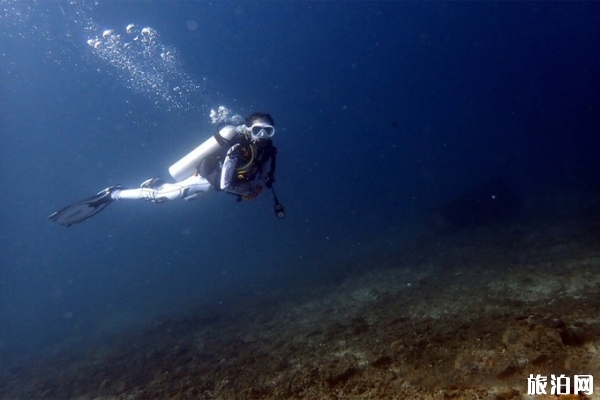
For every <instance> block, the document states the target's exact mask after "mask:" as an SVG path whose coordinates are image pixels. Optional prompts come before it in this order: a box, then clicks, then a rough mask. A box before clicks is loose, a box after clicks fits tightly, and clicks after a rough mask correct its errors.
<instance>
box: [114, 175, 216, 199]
mask: <svg viewBox="0 0 600 400" xmlns="http://www.w3.org/2000/svg"><path fill="white" fill-rule="evenodd" d="M210 188H211V185H210V183H209V182H208V181H207V180H206V179H205V178H203V177H201V176H199V175H194V176H190V177H189V178H187V179H185V180H183V181H181V182H177V183H163V184H162V185H160V186H158V187H155V188H152V187H141V188H136V189H123V190H116V191H114V192H113V193H112V194H111V197H112V199H113V200H124V199H135V200H140V199H141V200H150V201H152V202H154V203H162V202H164V201H168V200H177V199H186V200H192V199H194V198H196V197H198V196H199V195H200V194H201V193H204V192H207V191H209V190H210Z"/></svg>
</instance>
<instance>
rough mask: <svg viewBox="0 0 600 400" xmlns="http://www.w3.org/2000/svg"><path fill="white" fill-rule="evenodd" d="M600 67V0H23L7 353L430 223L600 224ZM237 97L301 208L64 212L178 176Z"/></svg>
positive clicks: (300, 271) (9, 61)
mask: <svg viewBox="0 0 600 400" xmlns="http://www.w3.org/2000/svg"><path fill="white" fill-rule="evenodd" d="M130 24H133V25H134V26H131V27H129V25H130ZM144 28H148V31H145V32H146V33H145V34H144V33H142V29H144ZM128 31H131V32H128ZM144 35H146V37H144ZM148 35H151V36H148ZM111 41H112V42H111ZM599 71H600V4H599V3H597V2H371V1H369V2H367V1H364V2H362V1H358V2H345V1H344V2H342V1H333V2H312V1H305V2H283V1H280V2H260V1H251V2H237V1H231V2H230V1H213V2H208V1H198V2H195V1H194V2H192V1H187V2H186V1H169V2H166V1H131V2H130V1H127V2H114V1H97V2H87V1H76V0H74V1H56V2H45V1H13V0H1V1H0V139H1V143H2V145H1V146H0V165H1V168H0V171H1V176H0V179H1V180H0V182H1V183H2V188H3V189H4V190H3V199H2V207H1V209H0V221H1V222H0V226H1V233H0V234H1V236H0V237H1V241H0V246H1V247H0V364H2V365H0V370H1V369H4V368H12V367H14V366H15V365H19V364H20V363H23V362H27V360H30V359H31V358H32V357H36V358H37V357H49V358H52V357H54V356H56V355H57V354H60V353H61V352H63V351H75V352H77V350H73V349H78V348H82V347H83V348H84V347H85V346H86V344H88V343H91V342H96V341H102V340H103V339H104V338H114V337H118V336H119V335H121V334H125V333H127V332H139V331H140V330H142V329H143V327H145V326H148V324H152V323H153V321H156V320H157V319H160V318H174V317H175V316H184V315H188V314H190V313H194V312H195V311H196V310H197V309H198V308H199V307H201V306H203V305H205V304H217V305H218V304H223V303H225V302H241V303H244V302H245V301H246V300H248V301H251V300H252V298H253V296H254V295H253V293H255V292H257V291H258V292H260V293H270V292H272V293H279V291H280V290H281V288H282V287H286V288H289V287H292V288H293V290H295V291H297V292H303V291H304V290H305V289H304V288H306V293H308V292H309V288H311V287H313V286H316V285H320V284H321V283H322V282H324V281H327V282H334V283H335V282H338V283H339V282H341V281H343V280H344V279H345V277H346V276H347V275H346V274H348V273H349V272H348V271H350V270H353V265H354V263H356V262H357V260H360V262H361V268H362V270H364V271H368V270H369V268H371V267H372V268H377V266H378V265H380V264H381V262H382V261H381V260H384V259H385V257H386V255H387V254H390V253H397V252H398V251H399V249H401V248H402V247H403V246H405V245H407V244H409V243H413V242H414V241H416V240H418V239H420V238H422V237H426V236H427V235H430V234H432V232H433V233H436V234H440V232H441V233H442V234H443V233H444V232H448V231H450V230H452V232H456V229H462V228H464V227H465V226H471V227H472V226H479V224H482V225H485V224H488V223H493V222H495V221H505V220H507V219H508V218H514V217H515V215H517V216H518V215H526V214H527V213H532V212H536V211H540V212H542V211H544V212H546V214H544V215H546V216H547V217H548V218H549V219H551V218H553V217H556V216H560V217H561V218H567V219H568V218H569V216H570V215H572V214H573V213H574V214H577V215H579V216H580V215H581V210H583V209H584V208H585V212H586V214H585V215H587V216H588V217H586V218H588V221H589V222H590V223H591V224H598V221H599V217H598V216H599V215H600V212H598V194H599V193H600V191H599V190H600V176H599V172H600V157H599V156H598V151H599V149H600V135H599V133H600V96H599V93H600V79H599V76H600V75H599ZM219 106H225V107H227V108H228V109H230V110H232V112H234V113H239V114H240V115H246V114H248V113H250V112H252V111H263V112H268V113H270V114H271V115H272V116H273V118H274V119H275V123H276V128H277V132H276V135H275V137H274V144H275V145H276V146H277V147H278V150H279V153H278V159H277V172H276V179H277V181H276V183H275V185H274V187H275V190H276V192H277V196H278V198H279V200H280V201H281V202H282V203H283V205H284V206H285V208H286V212H287V216H286V218H285V219H283V220H279V219H277V218H276V217H275V215H274V213H273V198H272V195H271V193H269V192H264V193H263V194H262V195H261V196H260V197H258V198H257V199H255V200H254V201H250V202H243V203H237V202H236V201H235V197H234V196H229V195H226V194H224V193H222V192H220V193H210V195H207V196H205V197H203V198H201V199H199V200H196V201H192V202H184V201H180V202H173V203H169V204H160V205H157V204H152V203H149V202H142V201H140V202H136V201H122V202H118V203H117V202H115V204H112V205H111V206H110V207H108V208H107V209H106V210H105V211H103V212H102V213H100V214H98V215H97V216H95V217H94V218H92V219H90V220H88V221H85V222H84V223H82V224H77V225H75V226H72V227H70V228H63V227H61V226H58V225H57V224H53V223H51V222H50V221H48V220H47V217H48V215H50V214H51V213H52V212H54V211H55V210H57V209H59V208H61V207H63V206H64V205H66V204H69V203H71V202H73V201H76V200H80V199H82V198H85V197H87V196H90V195H93V194H95V193H97V192H98V191H100V190H101V189H103V188H105V187H108V186H111V185H114V184H117V183H120V184H122V185H124V186H126V187H137V186H138V185H139V184H140V183H141V182H143V181H144V180H146V179H148V178H151V177H153V176H157V175H160V176H162V177H163V178H165V179H167V180H168V179H169V178H170V177H169V175H168V171H167V169H168V167H169V166H170V165H171V164H173V163H174V162H175V161H177V160H178V159H179V158H181V157H182V156H183V155H185V154H186V153H187V152H189V151H190V150H192V149H193V148H195V147H196V146H197V145H199V144H200V143H202V142H203V141H204V140H205V139H206V138H208V137H209V136H210V135H211V134H212V133H213V132H214V130H215V125H213V124H211V121H210V118H209V114H210V110H211V109H217V108H218V107H219ZM461 199H462V200H461ZM589 210H591V211H589ZM588 211H589V212H588ZM550 222H551V221H550ZM599 225H600V224H599ZM593 226H594V229H592V230H590V232H595V228H596V227H597V225H593ZM488 234H489V235H492V236H493V235H494V233H489V232H488ZM598 243H599V242H598V241H597V237H596V240H595V241H592V245H591V247H592V248H596V249H598ZM399 257H401V255H400V256H399ZM417 272H418V271H417ZM294 282H296V283H294ZM314 300H315V301H318V300H319V299H318V298H315V299H314ZM277 301H278V300H277V296H273V300H272V302H273V303H277ZM548 373H550V371H548ZM0 393H1V391H0ZM9 397H11V396H10V395H9ZM32 397H36V396H35V395H32ZM259 397H261V396H259Z"/></svg>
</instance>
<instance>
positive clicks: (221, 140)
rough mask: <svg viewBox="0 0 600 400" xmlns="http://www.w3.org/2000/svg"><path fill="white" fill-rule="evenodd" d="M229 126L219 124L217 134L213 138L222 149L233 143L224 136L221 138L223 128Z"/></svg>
mask: <svg viewBox="0 0 600 400" xmlns="http://www.w3.org/2000/svg"><path fill="white" fill-rule="evenodd" d="M227 125H230V124H226V123H223V124H219V125H218V126H217V132H215V134H214V135H213V137H214V138H215V140H216V141H217V143H219V146H221V147H224V146H225V145H228V144H230V143H231V141H229V140H227V139H225V138H224V137H223V136H221V133H220V132H221V128H223V127H225V126H227Z"/></svg>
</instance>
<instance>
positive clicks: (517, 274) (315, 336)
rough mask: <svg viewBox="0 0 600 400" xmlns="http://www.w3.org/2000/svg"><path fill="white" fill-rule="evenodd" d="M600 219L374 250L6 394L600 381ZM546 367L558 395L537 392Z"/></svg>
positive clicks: (256, 392)
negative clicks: (559, 378)
mask: <svg viewBox="0 0 600 400" xmlns="http://www.w3.org/2000/svg"><path fill="white" fill-rule="evenodd" d="M599 230H600V214H598V213H597V212H596V211H592V212H589V213H585V212H583V213H581V214H579V215H578V218H572V217H571V216H570V217H568V218H567V217H562V218H561V217H558V216H555V217H553V218H546V217H544V218H530V219H527V218H524V219H523V218H521V219H519V220H508V221H504V222H502V223H498V224H494V225H488V226H484V227H481V226H479V227H470V228H465V229H458V230H452V231H445V232H438V233H435V234H431V235H427V236H425V237H423V238H422V239H420V240H419V241H418V242H416V243H412V244H410V245H407V246H404V247H402V248H398V249H395V250H393V251H386V252H382V251H379V250H377V249H372V250H371V252H372V253H369V252H367V253H366V254H364V256H363V257H361V258H359V259H355V261H354V263H351V264H348V266H347V268H345V269H344V272H343V273H342V272H340V273H339V274H337V275H335V276H328V278H327V279H322V281H321V284H315V281H314V279H313V278H314V277H313V278H304V279H302V278H298V277H297V278H294V279H292V280H290V282H288V283H287V286H286V287H282V286H277V288H276V289H269V288H268V286H265V287H262V288H257V287H254V288H246V289H244V290H245V292H244V293H243V294H244V296H237V297H232V298H231V299H230V300H229V301H225V302H223V303H221V304H217V303H215V304H212V305H209V304H208V305H205V306H204V307H202V309H200V310H198V311H196V312H195V313H193V314H190V315H187V316H185V317H178V318H164V319H162V320H159V321H157V322H156V323H155V324H154V325H153V326H151V327H148V328H146V329H144V330H143V331H139V332H137V333H134V334H128V335H124V336H122V337H119V338H115V339H114V340H113V341H112V342H111V345H110V346H109V345H102V344H97V345H94V346H92V347H89V348H88V350H87V351H85V352H82V351H78V352H74V353H73V354H68V353H66V352H65V353H63V354H60V355H57V356H55V357H54V358H50V359H47V360H43V361H42V360H40V361H38V362H37V363H31V364H29V365H28V366H21V367H19V368H12V369H10V370H9V371H7V372H6V375H5V376H4V377H3V378H2V380H3V383H2V384H0V398H4V399H7V398H10V399H12V398H19V399H20V398H23V399H25V398H56V399H65V398H78V399H267V398H269V399H270V398H275V399H288V398H297V399H338V398H339V399H341V398H343V399H379V398H382V399H450V398H453V399H488V398H489V399H530V398H531V399H533V398H536V399H538V398H539V399H543V398H546V399H550V398H556V397H555V396H551V395H550V375H551V374H555V375H558V374H565V375H566V376H568V377H570V378H571V380H572V381H573V377H574V375H577V374H578V375H589V374H591V375H593V376H594V378H595V379H596V383H600V313H599V310H600V296H599V292H600V234H599ZM324 276H325V275H324ZM279 285H280V284H279ZM530 374H534V375H537V374H540V375H543V376H547V377H548V386H547V392H548V394H547V395H545V396H544V395H536V396H533V395H529V394H528V386H527V377H529V375H530ZM562 398H600V388H599V387H598V386H596V388H595V391H594V394H592V395H589V396H584V395H580V396H568V397H567V396H562Z"/></svg>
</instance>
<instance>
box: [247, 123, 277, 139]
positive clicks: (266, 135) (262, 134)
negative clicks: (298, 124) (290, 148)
mask: <svg viewBox="0 0 600 400" xmlns="http://www.w3.org/2000/svg"><path fill="white" fill-rule="evenodd" d="M247 129H248V132H249V133H250V136H251V137H252V139H254V140H267V139H271V138H272V137H273V135H275V127H274V126H273V125H270V124H267V123H264V122H257V123H255V124H253V125H252V126H250V127H248V128H247Z"/></svg>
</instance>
